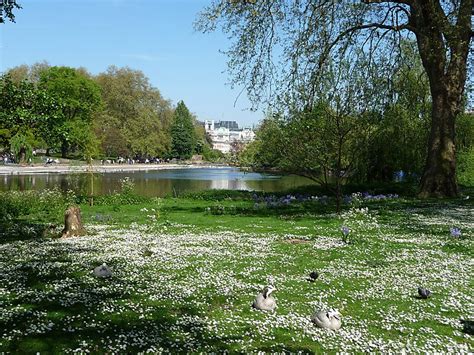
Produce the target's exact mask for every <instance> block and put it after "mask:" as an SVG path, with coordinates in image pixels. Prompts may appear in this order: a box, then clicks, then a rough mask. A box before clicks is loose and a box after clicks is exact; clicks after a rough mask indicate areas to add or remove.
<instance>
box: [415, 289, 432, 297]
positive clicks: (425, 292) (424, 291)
mask: <svg viewBox="0 0 474 355" xmlns="http://www.w3.org/2000/svg"><path fill="white" fill-rule="evenodd" d="M418 295H419V296H420V298H423V299H427V298H428V297H431V291H430V290H428V289H427V288H424V287H418Z"/></svg>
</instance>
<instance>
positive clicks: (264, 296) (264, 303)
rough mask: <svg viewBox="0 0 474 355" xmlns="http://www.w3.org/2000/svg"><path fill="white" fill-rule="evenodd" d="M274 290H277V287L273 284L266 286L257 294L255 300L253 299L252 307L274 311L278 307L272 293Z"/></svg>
mask: <svg viewBox="0 0 474 355" xmlns="http://www.w3.org/2000/svg"><path fill="white" fill-rule="evenodd" d="M273 291H276V288H275V287H273V286H271V285H270V286H267V287H265V288H264V289H263V290H262V292H260V293H259V294H258V295H257V298H255V301H253V303H252V307H253V308H255V309H260V310H262V311H274V310H275V308H276V300H275V299H274V298H273V296H272V295H271V293H272V292H273Z"/></svg>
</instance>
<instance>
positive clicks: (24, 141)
mask: <svg viewBox="0 0 474 355" xmlns="http://www.w3.org/2000/svg"><path fill="white" fill-rule="evenodd" d="M34 142H35V137H34V135H33V133H32V132H31V131H26V132H18V133H17V134H15V135H14V136H13V137H12V139H11V140H10V145H11V151H12V153H13V154H15V156H17V157H19V163H25V162H26V161H28V160H29V159H31V158H32V157H33V144H34Z"/></svg>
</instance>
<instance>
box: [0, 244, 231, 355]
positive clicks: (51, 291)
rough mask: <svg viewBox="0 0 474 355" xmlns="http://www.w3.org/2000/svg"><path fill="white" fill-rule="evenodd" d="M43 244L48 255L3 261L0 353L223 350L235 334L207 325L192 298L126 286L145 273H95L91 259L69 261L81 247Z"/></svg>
mask: <svg viewBox="0 0 474 355" xmlns="http://www.w3.org/2000/svg"><path fill="white" fill-rule="evenodd" d="M47 251H48V255H43V253H36V254H35V253H32V255H31V259H29V260H24V261H13V262H8V263H5V265H8V266H7V267H5V268H4V269H3V270H2V273H0V284H1V285H4V286H5V287H7V288H8V290H9V291H10V293H8V294H3V295H2V293H0V314H1V316H0V329H2V334H4V335H3V336H5V335H6V334H8V335H9V337H8V338H10V336H11V338H10V339H5V338H3V339H2V335H1V334H0V352H13V353H36V352H41V353H52V354H53V353H63V352H64V351H65V350H67V349H69V350H73V349H76V348H78V347H79V346H81V345H80V344H81V343H82V342H86V343H87V344H89V345H88V346H87V349H88V350H89V351H92V352H100V353H103V352H108V353H110V352H118V351H119V352H127V353H130V352H132V353H135V352H139V351H145V350H147V349H149V348H153V349H155V351H158V349H160V348H163V349H170V350H171V351H184V352H189V351H198V350H201V349H205V350H206V351H218V352H226V351H227V352H228V351H231V350H232V349H231V345H229V344H231V343H232V342H233V341H235V340H239V339H238V338H235V337H233V336H232V335H228V336H223V335H222V336H221V335H219V334H215V333H212V332H210V331H208V330H207V324H206V323H205V322H202V321H201V320H200V319H201V318H199V317H196V316H198V315H205V313H204V314H203V310H200V309H197V308H195V306H193V305H192V304H191V303H186V302H179V304H176V303H175V302H170V301H165V300H161V301H154V300H153V301H152V300H150V298H149V296H148V295H146V294H145V295H143V293H142V292H133V291H130V290H131V289H132V290H140V291H143V290H146V280H136V279H135V280H126V279H124V278H121V277H120V276H117V275H114V276H113V277H112V278H110V279H96V278H94V277H93V276H92V275H91V274H90V273H91V270H92V269H93V267H94V266H95V264H94V263H93V262H92V261H91V262H90V263H89V262H88V261H85V262H84V264H83V266H84V267H83V269H84V270H80V269H81V266H79V270H78V269H77V267H76V269H75V270H74V268H73V267H70V266H71V262H72V261H73V260H74V259H76V258H78V256H79V255H78V254H80V253H81V252H82V251H83V250H82V249H81V248H79V249H78V248H76V246H74V245H67V244H58V245H54V244H53V245H52V246H51V248H49V249H47ZM88 251H92V252H94V250H88ZM87 264H90V265H87ZM76 266H77V264H76ZM112 267H113V263H112ZM88 274H89V275H88ZM64 280H66V281H64ZM158 296H159V295H158ZM159 299H160V297H158V300H159ZM208 301H209V303H212V300H211V299H209V300H208ZM140 309H141V311H139V310H140ZM144 310H145V311H144ZM45 327H46V328H45ZM121 346H122V347H121Z"/></svg>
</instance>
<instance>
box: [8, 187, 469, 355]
mask: <svg viewBox="0 0 474 355" xmlns="http://www.w3.org/2000/svg"><path fill="white" fill-rule="evenodd" d="M107 201H109V200H107V199H104V200H103V201H102V202H103V203H108V202H107ZM112 201H113V200H112ZM121 201H131V203H136V204H123V205H117V204H112V205H107V204H101V205H97V206H94V207H90V206H88V205H85V204H83V205H81V210H82V217H83V221H84V223H85V224H86V228H87V230H88V235H86V236H83V237H78V238H71V239H67V240H63V239H57V238H55V237H54V234H55V233H59V231H60V228H61V226H60V224H59V221H58V220H55V221H50V222H51V223H55V224H57V227H56V228H50V229H48V233H46V237H44V236H43V231H42V229H41V226H43V227H44V226H46V224H47V223H49V222H48V218H50V219H52V218H53V216H52V215H51V213H50V214H48V216H49V217H46V215H45V214H42V213H41V210H39V209H30V211H31V213H30V214H29V215H22V216H19V217H18V218H19V219H16V220H10V221H9V222H8V223H9V225H10V227H11V226H12V225H14V226H16V227H15V228H13V227H11V228H10V229H6V228H3V229H0V231H2V239H3V241H2V242H1V243H0V248H1V252H0V270H2V271H1V273H0V330H1V331H0V351H5V352H18V353H31V352H37V351H38V352H41V353H58V352H61V353H62V352H71V351H72V350H74V349H77V350H78V351H92V352H99V353H103V352H109V353H110V352H118V353H126V352H132V353H133V352H139V351H146V350H150V351H160V349H162V350H163V349H168V350H170V351H172V352H178V351H180V352H200V351H204V352H212V351H214V352H223V351H229V352H243V353H245V352H250V351H266V352H282V351H286V352H298V351H300V352H307V353H314V352H338V351H349V352H363V351H378V352H387V351H393V352H395V351H396V352H399V351H401V350H403V349H405V350H407V351H409V352H435V351H437V352H448V351H451V352H472V351H473V349H474V343H473V339H472V336H470V335H467V334H464V333H462V331H461V330H462V327H461V324H460V323H459V320H460V319H472V318H473V316H474V304H473V296H472V289H473V288H474V287H473V286H474V281H473V277H472V274H473V273H472V266H473V265H472V260H473V257H474V252H473V244H474V243H473V236H474V215H473V210H474V209H473V207H474V206H473V202H472V199H469V200H465V199H462V198H461V199H451V200H441V201H440V200H417V199H413V198H408V197H405V198H400V199H393V200H384V201H378V202H362V203H361V206H359V208H361V209H358V210H356V209H355V207H354V206H350V205H345V206H344V211H343V213H342V215H341V216H338V215H336V214H335V213H334V209H335V206H334V203H333V201H329V203H328V204H324V203H321V202H319V201H316V200H315V201H307V202H302V203H291V204H290V205H288V206H281V207H274V208H267V207H265V206H264V205H263V204H259V205H257V206H256V205H255V201H254V200H253V199H252V194H251V193H246V192H229V191H218V192H205V193H201V194H192V195H186V196H182V197H181V198H164V199H143V200H140V199H131V200H127V199H122V200H121ZM99 203H100V199H99ZM365 207H367V209H364V208H365ZM58 218H59V217H57V219H58ZM5 223H6V222H5ZM8 223H7V224H8ZM342 225H346V226H348V227H349V228H350V230H351V232H350V237H349V242H350V243H349V244H347V243H343V242H342V238H341V231H340V228H341V226H342ZM31 226H34V228H33V227H31ZM453 226H457V227H459V228H461V230H462V237H461V238H460V239H455V238H452V237H451V236H450V232H449V228H450V227H453ZM28 228H29V229H28ZM27 230H29V231H30V232H29V234H27V235H25V233H26V232H25V231H27ZM103 262H106V263H107V264H108V265H110V266H111V267H112V268H113V270H114V275H113V277H112V278H110V279H106V280H102V279H96V278H94V277H93V275H92V273H91V271H92V269H93V268H94V267H95V266H97V265H100V264H102V263H103ZM313 270H317V271H318V272H319V273H320V278H319V279H318V280H317V281H316V282H314V283H312V282H308V281H307V276H308V274H309V273H310V272H311V271H313ZM268 283H273V284H274V285H275V286H276V287H277V291H276V292H275V295H276V298H277V302H278V309H277V311H276V312H275V313H271V314H268V313H264V312H259V311H256V310H253V309H252V308H251V307H250V305H251V303H252V301H253V299H254V298H255V296H256V295H257V293H258V292H259V291H260V290H261V288H262V287H263V286H264V285H266V284H268ZM418 286H425V287H428V288H429V289H430V290H431V291H432V292H433V296H432V297H431V298H430V299H428V300H421V299H418V298H417V297H416V296H417V287H418ZM329 308H335V309H338V310H339V311H340V312H341V314H342V321H343V327H342V329H341V330H340V331H338V332H332V331H325V330H321V329H317V328H315V327H314V326H313V325H312V324H311V322H310V320H309V319H310V316H311V315H312V313H313V312H314V311H315V310H318V309H329Z"/></svg>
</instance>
